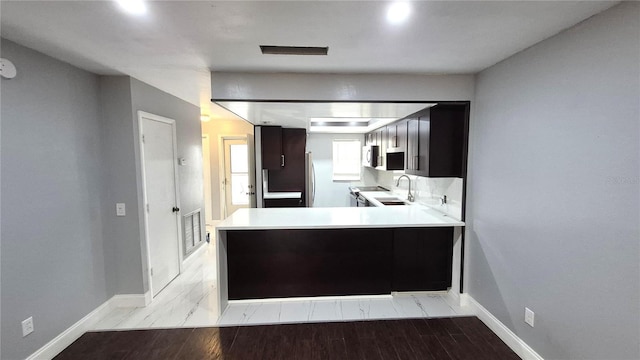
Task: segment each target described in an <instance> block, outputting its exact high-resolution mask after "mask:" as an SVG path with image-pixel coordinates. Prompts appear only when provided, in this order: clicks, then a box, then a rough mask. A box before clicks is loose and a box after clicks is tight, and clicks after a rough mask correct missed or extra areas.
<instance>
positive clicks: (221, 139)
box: [218, 134, 251, 220]
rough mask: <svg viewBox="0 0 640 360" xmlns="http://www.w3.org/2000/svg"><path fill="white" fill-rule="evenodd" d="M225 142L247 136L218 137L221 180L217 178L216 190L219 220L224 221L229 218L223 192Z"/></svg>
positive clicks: (225, 196)
mask: <svg viewBox="0 0 640 360" xmlns="http://www.w3.org/2000/svg"><path fill="white" fill-rule="evenodd" d="M225 140H245V141H246V140H247V134H244V135H220V136H219V137H218V174H221V176H220V177H221V178H220V177H219V178H218V181H219V182H220V183H219V184H218V188H219V190H220V218H221V219H220V220H224V219H226V218H227V216H229V215H228V214H227V193H226V192H225V185H226V184H224V183H223V181H224V179H225V175H226V173H225V168H224V154H225V150H224V141H225ZM249 205H251V201H249Z"/></svg>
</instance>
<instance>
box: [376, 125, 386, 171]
mask: <svg viewBox="0 0 640 360" xmlns="http://www.w3.org/2000/svg"><path fill="white" fill-rule="evenodd" d="M386 130H387V128H386V127H383V128H380V129H378V130H376V131H375V134H376V145H378V166H377V167H376V168H377V169H380V170H386V169H387V161H386V160H387V131H386Z"/></svg>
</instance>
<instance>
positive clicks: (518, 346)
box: [460, 294, 544, 360]
mask: <svg viewBox="0 0 640 360" xmlns="http://www.w3.org/2000/svg"><path fill="white" fill-rule="evenodd" d="M460 301H461V303H463V302H468V304H469V305H470V306H471V308H472V309H473V313H474V314H476V316H477V317H478V319H480V320H481V321H482V322H483V323H484V324H485V325H487V327H488V328H489V329H491V331H493V332H494V333H495V334H496V335H498V337H499V338H500V339H501V340H502V341H504V343H505V344H507V346H509V347H510V348H511V350H513V351H514V352H515V353H516V354H517V355H518V356H520V357H521V358H522V359H524V360H544V359H543V358H542V356H540V355H538V353H537V352H535V350H533V349H532V348H531V347H530V346H529V345H527V343H525V342H524V341H523V340H522V339H520V338H519V337H518V335H516V334H515V333H514V332H513V331H511V330H510V329H509V328H508V327H506V326H505V325H504V324H503V323H502V322H501V321H500V320H498V318H496V317H495V316H493V314H492V313H490V312H489V310H487V309H485V308H484V306H482V305H480V303H478V302H477V301H476V300H475V299H474V298H472V297H471V296H470V295H468V294H461V295H460Z"/></svg>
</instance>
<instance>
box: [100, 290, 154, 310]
mask: <svg viewBox="0 0 640 360" xmlns="http://www.w3.org/2000/svg"><path fill="white" fill-rule="evenodd" d="M109 301H111V302H113V306H114V307H119V308H121V307H145V306H147V305H149V303H151V292H150V291H147V292H146V293H145V294H124V295H114V296H113V297H112V298H111V299H110V300H109Z"/></svg>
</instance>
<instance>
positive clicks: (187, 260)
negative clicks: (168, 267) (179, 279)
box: [182, 241, 210, 269]
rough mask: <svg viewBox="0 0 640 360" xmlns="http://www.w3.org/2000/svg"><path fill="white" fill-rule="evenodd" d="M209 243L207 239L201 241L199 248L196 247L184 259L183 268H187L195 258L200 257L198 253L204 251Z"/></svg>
mask: <svg viewBox="0 0 640 360" xmlns="http://www.w3.org/2000/svg"><path fill="white" fill-rule="evenodd" d="M208 245H210V244H207V242H206V241H203V242H202V243H200V245H198V248H197V249H195V250H194V251H193V252H192V253H191V254H189V255H187V257H186V258H185V259H184V260H182V268H183V269H186V268H187V266H189V265H190V264H191V263H192V262H194V261H195V259H197V258H198V255H196V254H199V253H201V252H202V251H204V250H205V249H206V248H207V246H208Z"/></svg>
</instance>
